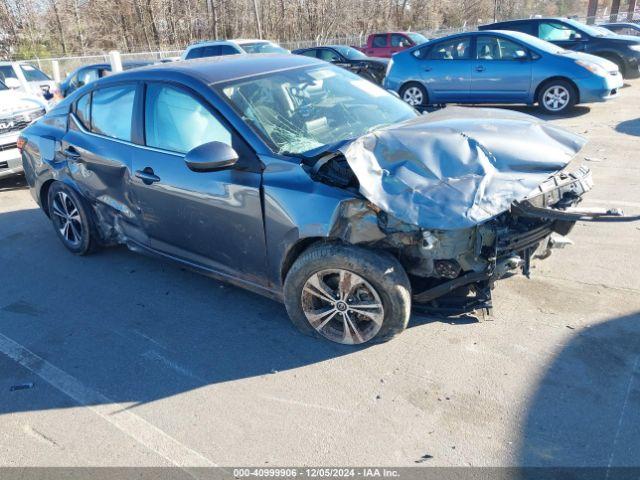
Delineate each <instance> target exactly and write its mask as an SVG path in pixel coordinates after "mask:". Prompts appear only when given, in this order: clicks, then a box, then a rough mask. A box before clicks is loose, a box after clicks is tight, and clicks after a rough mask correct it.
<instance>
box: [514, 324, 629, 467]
mask: <svg viewBox="0 0 640 480" xmlns="http://www.w3.org/2000/svg"><path fill="white" fill-rule="evenodd" d="M639 426H640V312H638V313H636V314H633V315H629V316H625V317H621V318H615V319H612V320H609V321H606V322H604V323H601V324H598V325H596V326H593V327H590V328H587V329H585V330H582V331H580V332H578V333H576V335H575V336H574V337H573V339H572V340H571V341H570V342H569V343H568V344H566V345H564V346H563V347H562V348H561V349H560V350H559V353H558V354H557V356H556V357H555V359H554V361H553V363H552V364H551V365H550V366H549V368H548V369H547V371H546V373H545V375H544V377H543V378H542V379H541V380H540V383H539V384H538V387H537V390H535V391H534V392H532V397H531V400H530V405H529V408H528V414H527V417H526V420H525V424H524V427H523V430H522V435H521V438H522V440H521V445H520V455H519V457H520V458H519V460H518V464H519V465H522V466H525V467H530V466H535V467H599V468H603V469H605V470H599V471H595V472H590V473H593V474H594V475H596V476H594V477H589V478H602V479H604V478H611V479H613V478H622V477H620V476H618V475H620V473H621V472H619V471H614V472H606V468H607V467H609V466H611V467H612V468H615V467H636V468H635V469H634V470H635V474H636V476H635V478H637V473H638V472H640V469H638V467H640V427H639ZM523 473H524V475H523V477H524V478H532V479H533V478H542V477H541V476H540V473H541V472H536V471H535V470H532V471H531V472H528V471H527V470H524V471H523ZM529 473H530V475H529ZM551 473H553V472H551ZM556 473H558V472H556ZM628 473H629V472H628ZM544 478H547V477H546V476H545V477H544ZM548 478H586V477H582V476H580V475H576V472H573V475H572V474H571V472H569V474H568V476H566V477H565V476H562V477H558V476H556V477H548Z"/></svg>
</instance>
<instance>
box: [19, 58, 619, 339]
mask: <svg viewBox="0 0 640 480" xmlns="http://www.w3.org/2000/svg"><path fill="white" fill-rule="evenodd" d="M584 143H585V142H584V140H583V139H582V138H581V137H579V136H577V135H574V134H573V133H570V132H568V131H566V130H563V129H561V128H558V127H555V126H553V125H550V124H547V123H545V122H542V121H539V120H536V119H535V118H533V117H530V116H527V115H524V114H520V113H515V112H509V111H506V110H485V109H464V108H447V109H445V110H442V111H439V112H436V113H431V114H427V115H420V114H418V113H417V112H416V111H415V110H413V109H412V108H411V107H409V106H408V105H406V104H405V103H404V102H402V101H401V100H400V99H398V98H397V97H395V96H393V95H391V94H389V93H388V92H386V91H384V90H382V89H381V88H379V87H378V86H376V85H374V84H372V83H371V82H368V81H366V80H364V79H362V78H360V77H358V76H356V75H354V74H352V73H349V72H347V71H345V70H344V69H341V68H338V67H334V66H331V65H328V64H326V63H324V62H320V61H318V60H314V59H311V58H307V57H302V56H293V55H287V56H284V55H259V56H253V55H243V56H236V57H222V58H219V59H207V60H204V61H199V60H196V61H188V62H180V63H174V64H165V65H160V66H152V67H147V68H142V69H136V70H132V71H129V72H125V73H122V74H118V75H113V76H110V77H106V78H103V79H101V80H99V81H96V82H93V83H91V84H89V85H87V86H85V87H83V88H81V89H80V90H78V91H76V92H74V93H73V94H72V95H71V96H70V97H68V98H66V99H65V100H64V101H62V102H61V103H59V104H58V105H57V106H56V107H55V108H54V109H53V110H51V111H50V112H49V113H47V115H46V116H45V117H44V118H43V119H42V120H40V121H38V122H37V123H35V124H34V125H32V126H30V127H29V128H27V129H26V130H25V131H24V133H23V135H22V137H21V139H20V141H19V145H20V147H21V149H22V157H23V162H24V169H25V173H26V177H27V180H28V182H29V185H30V187H31V192H32V194H33V196H34V198H35V199H36V200H37V202H38V203H39V205H40V206H41V207H42V209H43V210H44V212H45V213H46V215H47V216H48V217H49V218H50V219H51V222H52V224H53V227H54V231H55V233H56V234H57V235H58V237H59V238H60V240H61V241H62V243H63V244H64V245H65V247H67V248H68V249H69V250H70V251H71V252H73V253H75V254H80V255H83V254H86V253H89V252H91V251H93V250H94V249H95V248H96V247H99V246H106V245H112V244H126V245H127V246H128V247H130V248H131V249H132V250H135V251H139V252H144V253H148V254H153V255H157V256H160V257H164V258H167V259H171V260H173V261H176V262H179V263H180V264H182V265H185V266H187V267H189V268H192V269H194V270H197V271H199V272H201V273H204V274H206V275H211V276H213V277H216V278H219V279H222V280H224V281H228V282H231V283H233V284H235V285H238V286H241V287H244V288H247V289H250V290H252V291H254V292H257V293H260V294H263V295H267V296H269V297H271V298H275V299H277V300H280V301H282V302H284V304H285V306H286V309H287V312H288V313H289V316H290V317H291V320H292V321H293V323H294V324H295V325H296V326H297V327H298V328H299V329H300V330H302V331H303V332H305V333H308V334H313V335H317V336H321V337H324V338H326V339H329V340H331V341H334V342H338V343H344V344H359V343H365V342H375V341H384V340H389V339H390V338H392V337H393V336H394V335H397V334H398V333H400V332H402V331H403V330H404V329H405V327H406V326H407V322H408V321H409V317H410V315H411V312H412V310H414V311H415V310H423V311H434V310H439V311H444V312H448V313H455V312H461V311H470V310H481V311H486V310H487V309H489V308H490V307H491V293H490V292H491V289H492V288H493V285H494V283H495V282H496V280H499V279H500V278H503V277H505V276H507V275H510V274H513V273H517V272H522V273H524V274H525V275H528V274H529V270H530V268H531V263H532V261H534V259H542V258H545V257H547V256H548V255H549V253H550V252H551V250H552V249H553V248H554V247H559V246H563V245H565V244H566V243H567V239H566V237H565V236H566V235H567V234H568V233H569V232H570V231H571V229H572V227H573V226H574V224H575V222H576V221H579V220H594V219H598V218H601V217H603V216H604V217H615V216H616V215H618V214H619V212H614V211H608V212H587V211H583V210H579V209H577V208H576V205H577V204H578V203H580V201H581V200H582V197H583V195H584V194H585V192H587V191H588V190H589V189H590V188H591V186H592V180H591V174H590V172H589V170H588V169H586V168H584V167H580V168H572V166H571V165H570V164H571V162H572V159H574V157H575V156H576V153H577V152H578V151H579V150H580V149H581V148H582V146H583V145H584Z"/></svg>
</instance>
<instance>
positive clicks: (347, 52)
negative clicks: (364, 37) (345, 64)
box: [333, 46, 367, 60]
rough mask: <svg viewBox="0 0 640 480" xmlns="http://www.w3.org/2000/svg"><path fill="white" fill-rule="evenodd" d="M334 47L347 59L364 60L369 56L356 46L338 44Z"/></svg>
mask: <svg viewBox="0 0 640 480" xmlns="http://www.w3.org/2000/svg"><path fill="white" fill-rule="evenodd" d="M333 49H334V50H337V51H338V52H339V53H340V55H342V56H343V57H344V58H346V59H347V60H364V59H366V58H367V56H366V55H365V54H364V53H362V52H361V51H360V50H356V49H355V48H351V47H341V46H337V47H333Z"/></svg>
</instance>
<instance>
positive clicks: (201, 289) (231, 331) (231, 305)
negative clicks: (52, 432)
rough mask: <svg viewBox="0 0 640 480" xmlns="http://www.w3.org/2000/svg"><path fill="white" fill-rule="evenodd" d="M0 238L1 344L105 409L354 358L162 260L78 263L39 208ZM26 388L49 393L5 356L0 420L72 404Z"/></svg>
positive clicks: (118, 256) (8, 225) (100, 255)
mask: <svg viewBox="0 0 640 480" xmlns="http://www.w3.org/2000/svg"><path fill="white" fill-rule="evenodd" d="M0 232H2V234H0V240H1V241H2V242H3V244H2V249H0V265H2V267H1V268H0V276H1V277H2V286H3V288H2V291H1V292H0V340H1V339H2V335H4V336H5V337H6V338H9V339H11V341H13V342H16V343H18V344H19V345H21V346H23V347H24V348H26V349H28V350H29V351H30V352H33V353H35V354H36V355H38V356H39V357H41V358H43V359H45V360H46V361H48V362H49V363H51V364H52V365H54V366H55V367H57V368H58V369H60V370H62V371H63V372H66V373H68V374H69V375H72V376H73V377H74V378H76V379H78V380H79V381H80V382H81V383H82V384H83V385H86V386H88V387H89V388H91V389H93V390H95V391H97V392H100V393H101V394H103V395H105V396H106V397H108V398H109V399H110V400H112V401H116V402H135V403H138V404H139V403H146V402H151V401H154V400H158V399H161V398H165V397H169V396H172V395H176V394H179V393H181V392H185V391H189V390H193V389H197V388H200V387H204V386H207V385H212V384H216V383H220V382H228V381H233V380H238V379H242V378H246V377H253V376H257V375H263V374H269V373H276V372H280V371H286V370H290V369H295V368H298V367H302V366H305V365H309V364H314V363H317V362H322V361H325V360H327V359H331V358H335V357H339V356H341V355H345V354H355V353H357V352H358V351H359V350H360V349H359V348H353V347H347V346H341V345H337V344H332V343H329V342H326V341H320V340H317V339H313V338H310V337H306V336H304V335H302V334H300V333H299V332H298V331H297V330H296V329H295V328H294V327H293V326H292V324H291V322H290V321H289V319H288V317H287V314H286V311H285V309H284V306H283V305H281V304H279V303H277V302H274V301H271V300H269V299H266V298H263V297H261V296H259V295H256V294H253V293H251V292H248V291H246V290H243V289H240V288H236V287H232V286H229V285H227V284H223V283H221V282H218V281H216V280H213V279H210V278H207V277H204V276H201V275H199V274H196V273H193V272H190V271H188V270H186V269H184V268H181V267H179V266H175V265H174V264H171V263H167V262H165V261H162V260H159V259H155V258H149V257H145V256H143V255H139V254H135V253H132V252H129V251H128V250H127V249H125V248H110V249H105V250H102V251H99V252H97V253H96V254H94V255H89V256H85V257H78V256H74V255H72V254H70V253H69V252H67V251H66V250H65V249H64V248H63V246H62V244H61V243H60V242H59V241H58V239H57V238H56V236H55V234H54V232H53V230H52V227H51V225H50V224H49V221H48V219H47V218H46V217H45V215H44V214H43V213H42V212H41V211H40V210H39V209H28V210H20V211H14V212H9V213H5V214H0ZM8 252H11V253H10V255H9V254H8ZM18 370H20V371H21V372H22V373H20V372H18ZM24 382H34V383H35V385H36V387H34V388H37V386H38V384H39V385H41V386H42V385H44V384H45V383H44V382H43V380H42V379H40V378H39V377H38V376H36V375H35V374H33V373H31V372H28V371H26V370H22V369H17V368H16V364H15V363H14V362H13V361H11V360H8V359H7V357H6V356H5V355H3V354H2V353H0V392H2V393H1V394H0V414H4V413H8V412H16V411H24V410H41V409H51V408H64V407H68V406H72V405H73V403H72V402H71V403H69V404H66V403H64V402H63V403H62V404H61V403H60V401H59V400H55V399H54V398H58V397H60V396H55V397H53V396H52V397H51V399H50V403H47V402H49V400H47V402H45V403H43V402H42V401H40V402H36V403H31V402H30V401H29V392H30V391H32V390H20V391H10V389H11V387H12V386H14V385H15V384H16V383H24ZM67 400H68V399H67ZM69 402H70V400H69Z"/></svg>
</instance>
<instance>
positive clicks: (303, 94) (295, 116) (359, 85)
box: [218, 65, 418, 154]
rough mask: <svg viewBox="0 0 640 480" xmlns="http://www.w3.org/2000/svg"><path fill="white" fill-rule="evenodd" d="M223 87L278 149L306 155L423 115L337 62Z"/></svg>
mask: <svg viewBox="0 0 640 480" xmlns="http://www.w3.org/2000/svg"><path fill="white" fill-rule="evenodd" d="M218 91H219V93H220V95H221V97H222V98H224V99H225V100H226V101H227V102H228V103H230V104H231V106H232V107H233V108H234V110H236V112H238V114H239V115H240V117H241V118H242V119H243V121H244V122H246V123H247V124H248V125H249V126H251V127H252V128H253V129H254V131H255V132H256V133H257V134H258V135H260V136H261V137H262V138H263V140H264V141H265V143H267V145H269V146H270V147H271V149H272V150H273V151H275V152H277V153H289V154H305V153H308V152H310V151H312V150H316V149H319V148H323V147H325V146H326V145H329V144H335V143H339V142H342V141H346V140H349V139H353V138H357V137H359V136H361V135H364V134H365V133H368V132H371V131H373V130H376V129H378V128H382V127H384V126H387V125H392V124H395V123H398V122H401V121H403V120H407V119H410V118H414V117H416V116H417V115H418V114H417V112H416V111H415V110H414V109H412V108H411V107H410V106H409V105H407V104H406V103H405V102H403V101H402V100H400V99H399V98H397V97H395V96H393V95H391V94H390V93H388V92H387V91H386V90H384V89H382V88H380V87H378V86H377V85H375V84H373V83H372V82H369V81H368V80H365V79H363V78H361V77H359V76H357V75H355V74H353V73H351V72H349V71H347V70H344V69H342V68H340V67H336V66H333V65H324V66H314V67H308V68H298V69H293V70H287V71H283V72H273V73H270V74H267V75H263V76H260V77H255V78H248V79H239V80H234V81H231V82H228V83H226V84H222V85H221V86H219V87H218Z"/></svg>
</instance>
